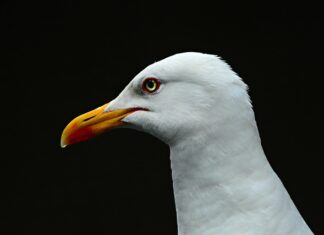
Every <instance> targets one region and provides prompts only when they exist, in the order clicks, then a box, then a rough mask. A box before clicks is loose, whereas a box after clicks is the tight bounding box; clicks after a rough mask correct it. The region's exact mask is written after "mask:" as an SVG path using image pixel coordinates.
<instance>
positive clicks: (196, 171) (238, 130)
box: [107, 52, 313, 235]
mask: <svg viewBox="0 0 324 235" xmlns="http://www.w3.org/2000/svg"><path fill="white" fill-rule="evenodd" d="M147 77H156V78H158V79H160V80H161V82H162V85H161V88H160V89H159V91H158V92H157V93H156V94H153V95H150V94H144V93H143V92H141V83H142V81H143V79H145V78H147ZM129 107H142V108H147V109H149V111H138V112H135V113H133V114H131V115H129V116H127V117H126V118H125V119H124V120H123V121H124V122H127V123H128V124H129V127H131V128H136V129H138V130H141V131H145V132H147V133H150V134H152V135H154V136H156V137H158V138H160V139H161V140H162V141H164V142H166V143H167V144H169V146H170V150H171V157H170V158H171V167H172V178H173V187H174V194H175V202H176V211H177V220H178V234H179V235H217V234H222V235H227V234H229V235H232V234H239V235H245V234H246V235H270V234H271V235H273V234H276V235H280V234H282V235H283V234H285V235H286V234H291V235H292V234H293V235H299V234H300V235H308V234H313V233H312V232H311V230H310V229H309V228H308V226H307V225H306V223H305V222H304V220H303V218H302V217H301V215H300V214H299V212H298V210H297V209H296V207H295V205H294V203H293V202H292V200H291V199H290V197H289V194H288V193H287V191H286V189H285V188H284V186H283V184H282V183H281V181H280V180H279V178H278V177H277V175H276V174H275V172H274V171H273V170H272V168H271V166H270V165H269V163H268V161H267V159H266V157H265V155H264V152H263V149H262V146H261V142H260V138H259V133H258V129H257V126H256V122H255V118H254V113H253V110H252V105H251V102H250V98H249V96H248V94H247V86H246V85H245V83H244V82H243V81H242V80H241V79H240V78H239V77H238V75H237V74H236V73H234V72H233V71H232V69H231V68H230V67H229V66H228V65H227V64H226V63H225V62H224V61H222V60H221V59H220V58H218V57H217V56H214V55H208V54H201V53H194V52H188V53H181V54H177V55H174V56H171V57H168V58H166V59H164V60H162V61H159V62H157V63H154V64H152V65H150V66H148V67H147V68H145V69H144V70H143V71H142V72H140V73H139V74H138V75H137V76H136V77H135V78H134V79H133V80H132V81H131V82H130V84H129V85H128V86H127V87H126V88H125V89H124V91H123V92H122V93H121V94H120V95H119V96H118V97H117V98H116V99H115V100H114V101H113V102H112V103H111V104H110V106H109V107H108V109H107V111H109V110H114V109H119V108H129Z"/></svg>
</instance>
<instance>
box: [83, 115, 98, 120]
mask: <svg viewBox="0 0 324 235" xmlns="http://www.w3.org/2000/svg"><path fill="white" fill-rule="evenodd" d="M95 116H96V115H93V116H91V117H88V118H86V119H83V120H82V122H86V121H89V120H90V119H92V118H94V117H95Z"/></svg>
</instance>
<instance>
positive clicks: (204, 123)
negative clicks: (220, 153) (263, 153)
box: [61, 52, 250, 147]
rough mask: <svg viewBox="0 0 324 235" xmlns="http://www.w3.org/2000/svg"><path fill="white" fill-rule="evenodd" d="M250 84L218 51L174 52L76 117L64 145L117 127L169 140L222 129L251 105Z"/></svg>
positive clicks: (68, 127) (64, 138)
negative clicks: (110, 99)
mask: <svg viewBox="0 0 324 235" xmlns="http://www.w3.org/2000/svg"><path fill="white" fill-rule="evenodd" d="M246 90H247V86H246V85H245V83H244V82H243V81H242V80H241V79H240V78H239V76H237V75H236V73H235V72H233V71H232V69H231V68H230V66H229V65H228V64H227V63H225V62H224V61H223V60H221V59H220V58H219V57H217V56H215V55H210V54H202V53H196V52H186V53H180V54H176V55H173V56H170V57H168V58H166V59H163V60H161V61H159V62H155V63H153V64H151V65H149V66H148V67H146V68H145V69H144V70H142V71H141V72H140V73H139V74H137V75H136V76H135V77H134V78H133V79H132V80H131V81H130V83H129V84H128V85H127V86H126V87H125V88H124V90H123V91H122V92H121V93H120V94H119V95H118V96H117V97H116V98H115V99H114V100H112V101H111V102H109V103H107V104H104V105H103V106H101V107H99V108H97V109H95V110H92V111H90V112H88V113H85V114H82V115H80V116H78V117H76V118H75V119H73V120H72V121H71V122H70V123H69V124H68V125H67V126H66V127H65V129H64V131H63V133H62V137H61V146H62V147H64V146H66V145H70V144H74V143H77V142H81V141H85V140H88V139H90V138H92V137H94V136H97V135H99V134H101V133H104V132H107V131H109V130H111V129H113V128H117V127H129V128H134V129H137V130H140V131H144V132H147V133H149V134H152V135H153V136H155V137H157V138H159V139H161V140H162V141H164V142H165V143H167V144H173V143H176V142H178V141H181V140H183V139H185V138H188V137H190V136H192V135H196V134H198V133H200V132H201V131H208V130H211V129H212V130H213V131H214V132H219V133H221V132H222V128H223V127H224V126H226V124H227V123H230V122H229V121H228V120H230V119H233V118H235V117H237V116H240V115H241V114H242V113H243V112H246V110H247V109H246V107H247V106H249V107H250V100H249V96H248V95H247V91H246ZM211 127H212V128H211Z"/></svg>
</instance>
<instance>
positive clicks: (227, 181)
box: [170, 123, 298, 235]
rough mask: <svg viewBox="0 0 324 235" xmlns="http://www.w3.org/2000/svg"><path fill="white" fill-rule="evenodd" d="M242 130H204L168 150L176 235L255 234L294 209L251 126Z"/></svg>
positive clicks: (256, 132) (253, 126)
mask: <svg viewBox="0 0 324 235" xmlns="http://www.w3.org/2000/svg"><path fill="white" fill-rule="evenodd" d="M245 126H246V125H245ZM247 126H248V127H245V128H243V126H241V127H240V129H238V130H235V129H233V126H229V129H228V130H226V126H224V127H223V128H224V129H223V131H222V133H226V135H225V134H224V135H222V136H219V134H217V133H215V132H213V130H211V129H208V130H207V129H205V130H204V131H202V132H201V133H196V135H195V136H191V137H190V138H188V139H183V140H182V141H181V142H179V143H176V144H174V145H171V146H170V151H171V168H172V178H173V188H174V195H175V203H176V211H177V220H178V221H177V222H178V234H179V235H184V234H185V235H196V234H204V235H209V234H245V233H243V230H246V231H248V230H251V231H254V232H255V231H256V228H255V226H256V224H257V225H258V226H262V225H265V226H269V224H271V222H269V221H271V219H270V218H271V217H273V216H274V215H275V214H276V216H278V214H279V215H280V214H282V215H283V216H284V214H285V213H286V212H287V211H288V210H293V209H294V208H295V207H294V205H293V203H292V202H291V200H290V197H289V195H288V194H287V192H286V190H285V189H284V187H283V185H282V184H281V182H280V180H279V179H278V177H277V176H276V174H275V173H274V172H273V170H272V169H271V167H270V165H269V163H268V161H267V159H266V157H265V155H264V153H263V149H262V147H261V143H260V139H259V134H258V130H257V127H256V125H255V123H252V124H251V125H247ZM287 204H288V205H289V206H285V205H287ZM295 210H296V209H295ZM296 212H297V211H296ZM261 214H262V216H260V215H261ZM295 214H296V213H295ZM297 214H298V212H297ZM261 218H262V219H263V220H264V221H260V220H262V219H261ZM267 218H269V220H268V221H267ZM266 222H267V223H268V225H266V224H265V223H266ZM277 222H278V221H277ZM275 225H276V226H277V224H275ZM232 229H239V230H240V229H243V230H242V232H238V231H239V230H233V231H232ZM260 231H261V230H260ZM246 234H252V233H248V232H247V233H246ZM262 234H263V233H262Z"/></svg>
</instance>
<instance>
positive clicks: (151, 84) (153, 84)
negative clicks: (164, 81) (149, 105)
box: [142, 78, 161, 93]
mask: <svg viewBox="0 0 324 235" xmlns="http://www.w3.org/2000/svg"><path fill="white" fill-rule="evenodd" d="M160 84H161V83H160V81H159V80H158V79H156V78H146V79H145V80H144V82H143V84H142V89H143V91H145V92H148V93H153V92H155V91H157V90H158V89H159V88H160Z"/></svg>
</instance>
